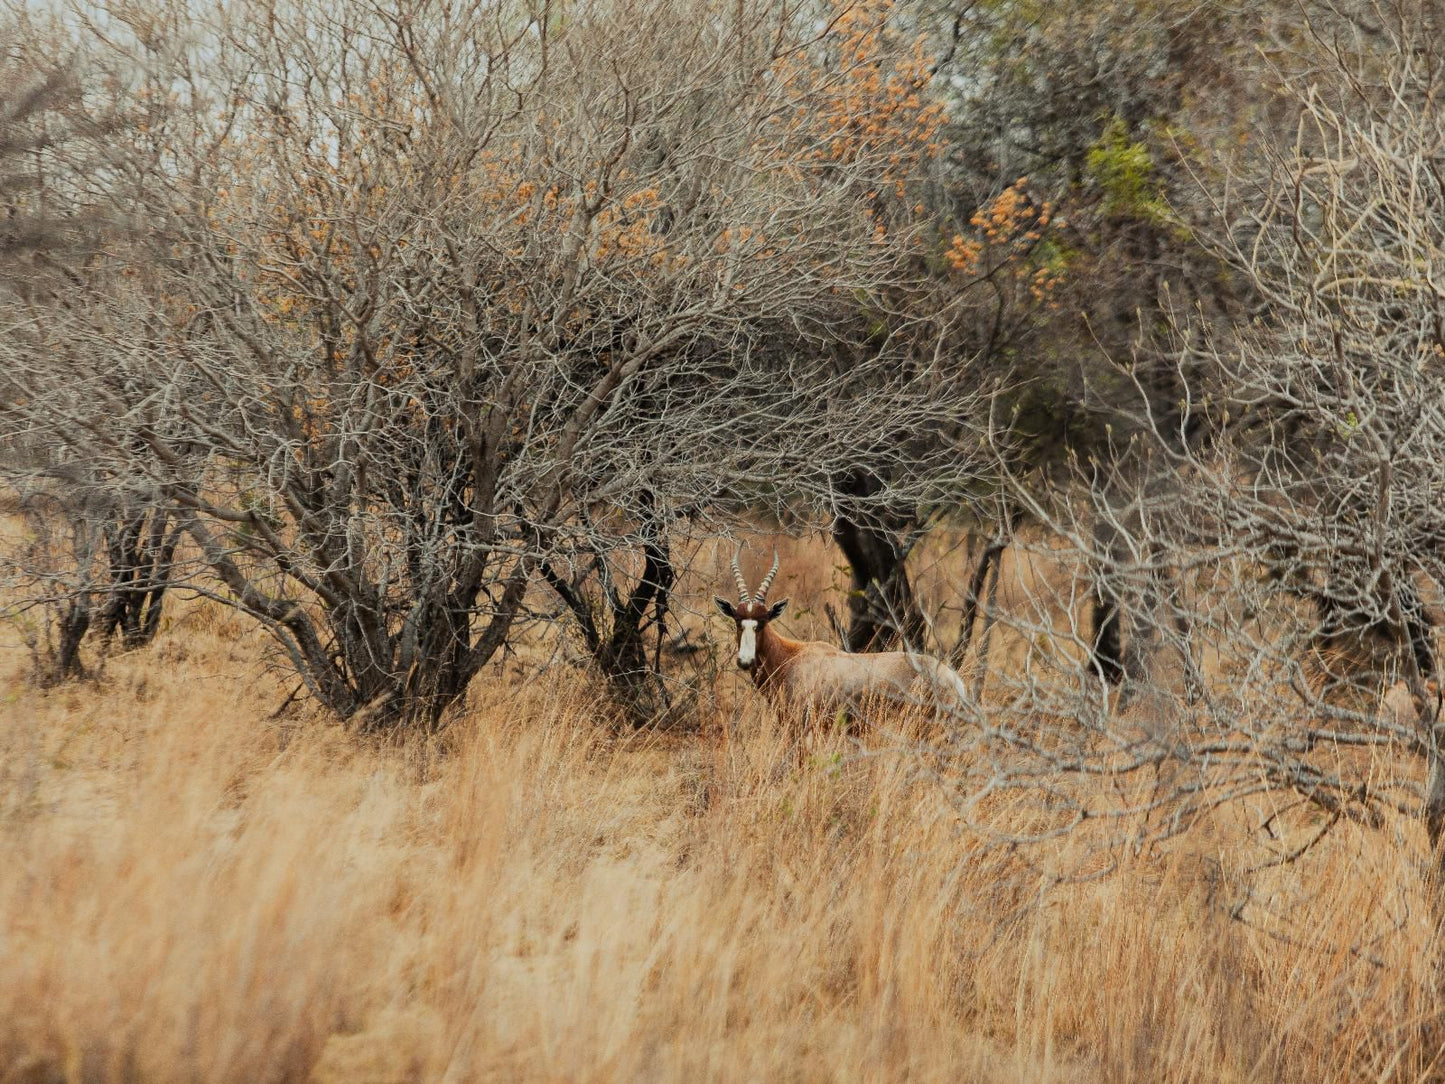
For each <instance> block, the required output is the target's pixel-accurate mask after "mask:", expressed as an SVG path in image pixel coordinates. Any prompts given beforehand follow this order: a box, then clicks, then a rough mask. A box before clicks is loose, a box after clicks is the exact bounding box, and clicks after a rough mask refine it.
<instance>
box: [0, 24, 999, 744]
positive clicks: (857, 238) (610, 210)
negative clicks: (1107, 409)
mask: <svg viewBox="0 0 1445 1084" xmlns="http://www.w3.org/2000/svg"><path fill="white" fill-rule="evenodd" d="M822 11H823V9H820V11H818V12H815V11H812V10H811V9H801V8H798V9H795V8H777V9H772V8H747V7H746V6H745V7H743V8H724V7H723V6H720V5H713V4H707V3H701V2H699V3H697V4H692V5H676V4H672V3H661V2H656V3H648V2H641V0H637V2H628V3H619V4H617V5H602V6H588V7H585V8H582V9H579V10H574V11H568V12H567V13H566V14H565V17H564V15H563V13H562V12H561V10H560V9H556V10H554V9H553V8H551V7H547V6H545V5H544V6H543V7H542V8H540V9H539V8H535V7H533V6H529V5H526V4H515V5H509V4H502V5H490V6H486V7H474V6H470V5H465V4H458V3H452V2H445V0H419V2H417V3H414V4H410V5H405V6H403V7H402V8H400V9H397V10H395V11H392V12H380V11H378V10H376V9H374V8H373V7H372V6H370V5H366V4H361V3H342V4H339V5H336V6H334V8H333V9H332V11H331V15H330V17H329V18H328V19H327V20H325V21H322V22H320V23H318V22H317V20H316V19H315V18H314V14H313V12H312V11H311V10H310V9H309V8H307V7H305V6H303V5H296V6H290V5H287V4H284V3H256V4H246V5H239V6H234V7H232V8H231V9H229V10H228V11H227V13H226V14H225V16H224V17H223V18H221V17H218V18H216V19H215V20H211V21H207V20H206V19H203V18H200V17H199V16H197V15H196V14H195V13H194V12H192V11H190V10H189V9H188V8H187V7H185V6H183V5H177V6H174V7H169V8H167V7H164V6H158V7H157V8H155V9H154V10H153V11H151V12H149V13H148V14H147V17H146V19H145V20H144V21H137V22H135V23H134V24H133V25H132V28H131V30H132V33H131V34H130V35H129V36H128V37H127V38H125V39H124V40H121V39H119V38H116V37H114V36H113V35H112V38H111V39H110V41H111V43H112V45H113V46H115V47H123V48H125V49H128V50H129V51H130V59H131V61H132V63H133V65H134V67H133V70H134V72H135V75H134V77H133V78H134V80H135V86H134V87H133V93H135V94H136V95H138V96H143V97H144V99H145V100H148V101H151V100H162V99H163V100H165V101H167V102H169V103H171V104H170V106H169V107H168V108H167V109H165V110H163V111H161V112H158V114H157V115H156V116H155V117H154V118H152V120H151V122H150V123H148V125H147V133H146V143H147V146H150V147H153V148H154V153H153V154H152V155H151V156H150V157H149V158H148V159H147V158H143V157H139V156H138V157H136V158H135V159H133V160H132V161H131V163H129V171H128V172H127V173H126V174H125V175H124V176H123V177H122V181H123V183H122V184H119V185H118V186H117V190H118V192H120V193H121V194H122V195H123V197H124V199H125V200H127V201H129V202H128V204H127V205H128V206H129V207H130V208H131V210H132V213H134V214H137V215H140V216H143V217H144V218H145V219H146V220H147V221H148V223H149V225H150V227H151V232H150V240H151V242H152V243H151V245H150V246H149V248H148V250H147V251H146V252H145V253H144V255H143V257H140V256H138V257H136V258H135V260H134V261H133V265H131V266H124V267H118V268H117V274H116V275H115V276H114V277H113V278H111V279H108V280H107V281H106V282H105V283H104V284H103V285H101V286H97V287H96V289H95V290H94V292H93V295H92V297H93V303H92V304H91V305H90V306H88V307H87V308H86V309H85V311H84V312H82V311H80V310H79V309H78V308H77V309H75V310H74V311H73V312H68V313H66V314H65V315H63V316H62V317H60V318H58V319H54V320H48V321H45V322H34V323H31V324H28V325H26V326H25V327H23V328H17V329H16V330H17V335H15V336H12V337H11V338H10V340H9V343H8V345H7V346H6V347H5V348H4V350H5V355H6V356H5V362H6V366H7V369H6V372H7V376H6V378H5V379H6V381H7V394H8V395H9V397H10V398H11V399H12V401H14V402H17V403H22V404H23V405H22V406H21V407H20V408H19V409H18V411H17V414H16V417H17V419H19V421H18V424H21V425H24V426H25V427H28V430H29V431H31V432H35V433H43V434H46V435H47V436H48V437H49V438H50V439H51V440H53V441H56V440H63V441H64V442H65V443H66V445H67V446H70V447H74V448H76V449H77V450H78V454H80V455H81V456H82V457H83V459H84V461H85V462H86V463H87V464H88V465H89V467H90V469H92V470H94V471H97V472H99V474H100V475H101V476H103V477H105V478H109V479H126V480H127V481H128V484H130V485H132V486H133V487H135V488H138V489H143V490H144V491H145V492H146V493H148V494H150V495H151V496H150V500H151V507H154V508H155V509H157V510H159V511H160V512H161V513H162V514H164V515H166V516H169V517H173V519H172V522H174V523H175V524H177V525H179V526H180V527H181V528H183V530H184V533H185V536H186V538H187V539H188V542H189V546H190V547H193V552H194V554H195V557H196V566H195V567H194V568H192V569H189V570H188V571H187V572H186V575H187V582H188V583H189V584H190V585H191V586H192V587H194V588H196V589H198V590H201V591H203V592H205V593H208V594H211V595H213V596H214V597H216V598H219V599H221V600H223V601H225V602H227V603H229V604H231V605H235V606H237V607H239V608H241V609H242V610H244V611H246V612H247V613H249V614H251V615H253V616H254V617H256V618H257V619H258V620H260V621H261V622H262V623H263V624H264V625H265V626H266V627H267V628H268V629H269V630H270V631H271V632H272V633H273V635H274V636H275V638H276V640H277V642H278V643H279V644H280V645H281V646H282V647H283V649H284V651H285V652H286V655H287V657H288V658H289V660H290V662H291V664H292V665H293V666H295V667H296V669H297V670H298V671H299V673H300V674H301V675H303V677H304V678H305V679H306V681H307V683H308V686H309V687H310V689H311V691H312V692H313V693H314V694H315V695H316V696H317V697H318V698H319V699H320V700H321V701H322V702H323V703H325V704H327V705H328V706H330V707H332V708H334V709H335V710H337V711H338V712H340V713H342V714H344V715H353V714H356V713H358V712H360V711H362V710H363V709H366V717H367V718H368V719H371V720H374V721H394V720H411V719H420V720H424V721H428V722H431V723H435V722H436V721H437V720H438V719H439V717H440V714H441V712H442V711H443V710H444V709H445V708H446V706H447V705H448V704H450V703H451V702H453V701H454V700H455V699H456V697H457V696H459V695H460V694H461V693H462V692H463V690H464V689H465V688H466V686H467V684H468V682H469V681H470V680H471V678H472V677H473V676H474V675H475V674H476V673H477V672H478V670H479V669H480V668H481V667H482V666H484V665H485V664H486V663H487V662H488V661H489V660H490V659H491V658H492V657H493V656H494V655H495V654H496V652H497V651H498V650H500V649H501V648H502V647H503V645H505V644H507V643H509V642H510V640H511V639H512V638H513V636H514V631H515V630H516V629H518V628H519V627H520V625H519V624H518V623H519V622H522V623H525V622H527V621H528V620H529V619H530V616H531V615H532V614H533V610H532V609H530V608H529V603H528V587H529V585H530V584H532V583H533V582H534V581H540V582H541V583H543V584H545V585H547V586H548V587H549V588H550V589H551V590H552V592H553V593H554V594H555V595H556V597H557V598H558V599H559V600H560V601H561V602H562V604H563V605H564V606H565V608H566V610H567V612H568V613H570V614H571V616H572V619H573V620H574V621H575V622H576V624H577V627H578V628H579V629H580V631H581V635H582V636H583V639H584V642H585V643H586V645H587V646H588V648H589V650H590V651H591V653H592V654H593V655H594V657H595V658H596V660H597V662H598V664H599V667H600V669H601V671H602V672H603V674H604V675H605V676H607V677H608V679H609V680H610V681H612V682H613V685H614V688H615V689H616V690H618V691H619V693H620V694H621V698H622V699H623V700H624V701H625V702H627V703H628V704H629V706H630V707H631V708H632V709H634V711H635V713H636V714H637V715H638V716H639V717H650V716H652V715H654V714H656V712H657V711H658V710H661V709H662V708H665V706H666V703H665V702H666V699H667V696H666V690H665V687H663V686H661V685H660V684H659V682H658V681H657V680H656V674H655V670H656V662H655V660H656V657H657V656H656V652H654V654H653V659H654V661H653V663H651V664H648V663H647V660H646V656H645V654H644V653H643V651H642V639H641V637H642V634H643V633H644V631H647V630H651V629H653V628H656V629H657V630H658V631H659V632H660V631H661V629H662V627H663V625H664V623H665V621H666V614H667V608H668V599H669V592H670V587H671V583H672V579H673V577H674V576H675V575H676V572H677V570H676V569H675V568H674V566H673V557H672V552H673V551H672V548H671V547H670V545H669V537H670V531H671V530H672V525H673V523H674V522H675V520H676V518H677V517H678V516H684V515H685V516H688V517H690V518H691V519H692V520H694V521H695V522H709V521H710V522H714V523H718V524H726V523H730V522H731V521H732V519H733V518H734V517H735V516H736V515H737V514H738V513H739V512H740V511H741V510H743V509H745V508H751V507H754V506H756V505H758V504H759V503H760V502H766V501H773V502H777V503H781V502H783V501H785V500H786V501H788V502H789V503H790V504H792V505H794V506H796V507H797V508H798V509H800V510H811V514H812V515H814V516H816V517H818V518H820V519H828V518H831V517H832V516H834V515H836V514H837V513H838V511H839V510H840V509H850V510H852V511H853V512H854V513H855V514H860V515H861V514H867V513H868V512H869V510H870V509H872V508H883V507H885V506H887V505H891V504H894V503H896V502H899V501H915V502H924V503H927V502H932V503H937V502H940V501H942V500H944V499H946V498H947V497H949V496H950V495H956V494H957V493H959V492H961V491H962V489H963V487H964V485H965V484H966V482H967V480H968V479H969V478H970V477H971V476H972V474H973V473H974V472H975V471H976V469H977V465H976V462H975V460H974V459H973V458H970V457H969V456H968V455H962V454H960V452H959V448H958V447H957V446H954V445H950V443H949V442H947V441H939V440H934V441H932V442H930V444H929V445H928V447H927V449H926V450H925V451H924V452H923V454H914V453H913V452H912V450H911V449H909V448H908V446H907V445H906V444H901V443H900V444H895V445H893V446H892V448H891V449H887V448H885V449H883V450H882V451H881V452H879V451H878V450H877V449H875V448H874V446H873V444H874V442H873V441H872V439H871V438H872V435H874V434H877V433H879V432H887V433H896V432H930V431H952V432H956V431H957V422H958V419H959V418H960V417H961V416H964V415H966V414H967V413H968V411H969V409H970V403H971V402H972V396H973V393H972V391H971V390H970V389H969V388H968V387H967V386H966V382H965V381H964V379H963V373H962V371H961V370H962V366H960V365H959V364H957V363H955V362H953V361H952V360H951V359H949V361H948V363H947V364H941V363H939V360H938V357H939V350H940V344H941V343H942V341H943V337H944V336H945V335H946V325H944V324H940V323H939V322H938V321H937V320H928V319H922V318H920V317H919V316H918V315H917V311H916V309H915V308H914V307H913V306H914V305H915V304H916V303H917V302H918V300H919V299H921V298H925V297H927V296H929V294H930V291H932V290H933V289H934V288H935V287H934V277H935V276H934V275H933V274H932V273H931V272H930V271H929V269H928V267H927V265H926V262H925V261H923V260H922V259H920V256H921V255H923V254H926V253H927V251H928V250H929V247H930V246H936V245H937V244H938V239H937V237H936V236H934V235H932V234H930V233H928V231H926V230H925V229H923V228H922V226H921V225H920V224H919V223H917V222H916V221H915V220H914V216H913V212H912V210H911V208H912V206H913V204H912V202H911V200H910V199H909V196H910V185H911V184H912V183H913V176H914V173H915V172H916V171H917V170H918V169H920V168H925V166H926V160H927V157H928V154H929V151H928V142H929V139H930V136H931V133H932V131H933V130H934V128H935V127H936V123H937V115H938V110H937V107H936V106H935V105H933V104H931V103H930V102H929V100H928V99H927V97H926V95H925V94H923V93H922V87H921V86H920V84H919V80H920V78H922V75H921V74H920V73H921V72H922V70H923V69H922V65H921V61H920V60H919V58H918V55H917V51H916V49H915V48H914V47H913V45H912V43H911V41H910V39H908V38H906V37H904V36H900V35H899V34H896V33H895V32H894V31H893V30H892V29H890V28H889V27H888V25H887V24H886V21H885V20H882V19H881V18H880V17H879V16H878V15H877V14H876V13H873V12H871V11H870V9H868V8H866V7H863V6H859V7H856V8H843V9H841V10H836V11H835V10H833V9H827V12H828V13H829V14H828V17H827V18H825V19H824V20H823V21H822V22H819V21H818V19H817V18H816V16H817V15H819V14H820V13H821V12H822ZM864 86H868V87H870V88H871V90H870V96H869V97H868V98H867V99H860V98H859V97H858V95H859V93H860V88H861V87H864ZM875 120H876V121H877V122H878V123H877V124H876V125H875V124H873V123H872V121H875ZM59 359H64V369H63V371H62V369H61V367H60V365H59ZM890 457H891V458H892V460H893V461H892V462H890V461H889V460H890ZM860 461H862V462H876V465H877V466H878V467H879V468H883V469H887V470H889V472H890V476H891V478H892V481H891V482H890V486H889V488H888V491H887V492H886V493H883V494H877V495H875V494H857V493H849V492H843V491H840V489H839V487H838V486H837V484H836V481H837V479H838V478H840V477H843V476H844V475H845V474H846V473H847V472H848V471H850V470H852V469H854V468H856V467H857V466H858V465H859V464H860ZM904 463H906V466H907V470H902V469H894V468H895V467H896V466H898V465H899V464H904ZM167 537H168V536H167ZM172 552H173V551H172ZM634 557H637V558H640V559H637V560H635V561H634ZM629 568H630V569H631V572H630V575H629V573H628V571H627V570H628V569H629ZM599 600H602V602H601V605H599Z"/></svg>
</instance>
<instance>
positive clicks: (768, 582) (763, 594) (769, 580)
mask: <svg viewBox="0 0 1445 1084" xmlns="http://www.w3.org/2000/svg"><path fill="white" fill-rule="evenodd" d="M777 574H778V547H777V546H774V547H773V567H772V568H770V569H768V574H767V575H766V576H764V577H763V582H762V583H760V584H758V593H757V594H756V595H754V596H753V601H754V602H756V603H759V604H761V603H764V602H767V601H768V588H769V587H771V586H773V577H774V576H776V575H777Z"/></svg>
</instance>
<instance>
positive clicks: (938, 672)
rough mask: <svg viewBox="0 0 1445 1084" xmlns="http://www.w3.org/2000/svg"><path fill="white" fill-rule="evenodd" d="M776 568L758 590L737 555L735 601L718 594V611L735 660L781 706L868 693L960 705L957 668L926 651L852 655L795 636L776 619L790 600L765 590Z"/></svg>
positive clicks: (821, 704) (835, 702)
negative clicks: (728, 629) (732, 640)
mask: <svg viewBox="0 0 1445 1084" xmlns="http://www.w3.org/2000/svg"><path fill="white" fill-rule="evenodd" d="M777 572H778V557H777V554H776V552H775V553H774V554H773V566H772V568H770V569H769V570H768V574H767V575H766V576H765V577H763V582H762V583H761V584H760V585H759V586H758V590H757V592H756V593H754V594H751V595H750V594H749V592H748V586H747V581H746V580H745V579H744V578H743V573H742V569H741V568H739V567H738V559H737V556H734V557H733V577H734V578H735V579H736V580H737V585H738V602H737V604H736V605H734V604H733V603H731V602H728V601H727V600H726V599H724V598H714V600H713V601H714V602H715V603H716V604H717V608H718V610H719V611H721V612H722V614H723V615H724V616H726V617H730V618H732V620H733V622H734V623H735V624H736V627H737V647H738V653H737V664H738V667H739V668H740V669H743V670H746V671H747V672H748V673H749V674H750V675H751V676H752V679H753V684H754V685H756V686H757V687H758V688H759V689H761V690H762V692H763V693H764V694H765V695H766V696H767V697H768V699H769V700H770V701H772V702H773V704H774V705H776V706H778V707H785V706H792V707H800V708H812V707H818V708H824V709H827V708H834V707H840V706H844V705H847V704H849V703H853V702H857V701H860V700H865V699H868V698H871V697H882V698H886V699H888V700H892V701H902V702H906V703H922V704H933V705H940V706H945V707H957V706H960V705H962V704H963V703H964V702H965V701H966V699H967V696H968V693H967V690H966V689H965V688H964V684H963V680H962V679H961V678H960V677H959V676H958V674H956V673H955V672H954V671H953V669H952V668H950V667H949V666H947V665H946V664H944V663H942V662H939V661H938V660H937V659H935V658H931V657H929V656H928V655H919V654H915V653H913V652H910V651H880V652H875V653H868V654H858V655H855V654H850V653H849V652H846V651H843V650H841V649H839V648H836V647H834V646H833V645H832V644H829V643H824V642H822V641H821V640H790V639H788V638H787V637H786V636H784V635H782V634H781V633H780V632H778V631H777V630H776V629H775V628H773V622H774V621H775V620H777V618H778V617H779V616H781V614H782V612H783V610H784V609H785V608H786V607H787V605H788V600H787V599H783V600H782V601H781V602H776V603H774V604H773V605H771V606H769V605H768V588H769V587H771V586H772V583H773V577H774V576H776V575H777Z"/></svg>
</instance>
